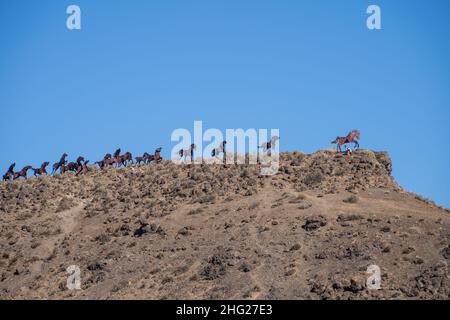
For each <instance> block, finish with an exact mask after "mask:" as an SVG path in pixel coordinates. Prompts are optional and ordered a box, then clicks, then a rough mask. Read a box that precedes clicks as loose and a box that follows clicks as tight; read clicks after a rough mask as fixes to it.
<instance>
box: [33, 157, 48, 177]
mask: <svg viewBox="0 0 450 320" xmlns="http://www.w3.org/2000/svg"><path fill="white" fill-rule="evenodd" d="M49 164H50V162H47V161H46V162H44V163H43V164H41V166H40V167H39V168H37V169H35V168H33V171H34V176H35V177H37V176H40V175H43V174H47V169H46V168H47V166H48V165H49Z"/></svg>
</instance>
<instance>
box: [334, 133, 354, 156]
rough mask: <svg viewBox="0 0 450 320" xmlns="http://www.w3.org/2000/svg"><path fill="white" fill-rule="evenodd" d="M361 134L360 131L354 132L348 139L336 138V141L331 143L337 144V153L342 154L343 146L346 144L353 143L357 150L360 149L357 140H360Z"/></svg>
mask: <svg viewBox="0 0 450 320" xmlns="http://www.w3.org/2000/svg"><path fill="white" fill-rule="evenodd" d="M359 136H360V133H359V131H358V130H353V131H351V132H349V134H348V135H347V136H346V137H336V139H335V140H334V141H331V143H333V144H335V143H336V152H341V146H342V145H344V144H346V143H353V144H354V145H355V150H356V149H359V143H358V141H357V139H359Z"/></svg>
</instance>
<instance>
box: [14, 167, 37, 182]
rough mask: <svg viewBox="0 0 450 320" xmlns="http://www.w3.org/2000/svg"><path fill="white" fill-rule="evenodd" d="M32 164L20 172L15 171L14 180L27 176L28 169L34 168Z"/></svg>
mask: <svg viewBox="0 0 450 320" xmlns="http://www.w3.org/2000/svg"><path fill="white" fill-rule="evenodd" d="M32 168H33V167H32V166H26V167H24V168H23V169H22V170H20V171H18V172H14V176H13V180H17V179H19V178H25V179H26V178H27V172H28V170H30V169H32Z"/></svg>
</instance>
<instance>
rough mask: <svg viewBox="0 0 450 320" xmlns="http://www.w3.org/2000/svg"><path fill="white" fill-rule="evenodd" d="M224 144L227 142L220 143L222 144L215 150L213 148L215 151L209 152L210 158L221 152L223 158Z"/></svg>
mask: <svg viewBox="0 0 450 320" xmlns="http://www.w3.org/2000/svg"><path fill="white" fill-rule="evenodd" d="M226 144H227V142H226V141H225V140H224V141H222V143H221V144H220V146H219V147H217V148H215V149H213V150H212V151H211V156H212V157H217V156H218V155H219V154H221V153H222V152H223V156H224V158H225V152H226V151H225V147H226Z"/></svg>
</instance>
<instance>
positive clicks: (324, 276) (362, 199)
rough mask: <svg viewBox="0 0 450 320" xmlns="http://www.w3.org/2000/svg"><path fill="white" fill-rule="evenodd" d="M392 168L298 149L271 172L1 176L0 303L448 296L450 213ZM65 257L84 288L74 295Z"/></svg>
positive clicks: (141, 170)
mask: <svg viewBox="0 0 450 320" xmlns="http://www.w3.org/2000/svg"><path fill="white" fill-rule="evenodd" d="M391 166H392V165H391V162H390V159H389V157H388V155H387V154H386V153H381V152H380V153H374V152H371V151H359V152H357V153H356V154H354V156H352V157H351V158H347V157H342V156H340V155H336V154H334V153H332V152H327V151H320V152H317V153H315V154H312V155H305V154H302V153H298V152H294V153H285V154H282V165H281V167H280V172H279V174H277V175H276V176H272V177H259V176H258V172H259V171H258V168H257V167H255V166H243V165H240V166H235V165H229V166H227V167H224V166H219V165H217V166H209V165H204V166H190V165H186V166H178V165H174V164H172V163H169V162H163V163H160V164H156V165H150V166H142V167H128V168H121V169H108V170H105V171H92V172H90V173H89V174H88V175H85V176H82V177H75V176H73V175H71V174H66V175H64V176H57V177H54V178H52V177H43V178H41V179H31V180H28V181H17V182H9V183H2V184H0V197H1V198H0V199H1V203H0V227H1V233H0V259H1V260H0V274H1V278H0V297H1V298H2V299H9V298H51V299H56V298H95V299H107V298H113V299H122V298H139V299H147V298H150V299H174V298H180V299H187V298H206V299H219V298H224V299H235V298H236V299H240V298H246V299H283V298H288V299H304V298H308V299H330V298H331V299H338V298H343V299H355V298H441V299H447V298H448V297H449V293H450V287H449V278H448V275H449V268H448V259H449V258H450V247H449V243H450V217H449V213H448V211H446V210H444V209H442V208H440V207H438V206H436V205H435V204H434V203H432V202H430V201H427V200H424V199H422V198H420V197H417V196H415V195H414V194H410V193H407V192H405V191H403V190H402V189H401V188H400V187H399V186H398V185H397V184H396V183H395V181H394V180H393V179H392V177H391V176H390V172H391ZM372 264H376V265H378V266H380V268H381V273H382V289H381V290H378V291H373V290H368V289H367V288H366V285H365V280H366V278H367V276H368V275H367V274H366V269H367V267H368V266H369V265H372ZM69 265H78V266H79V267H80V269H81V272H82V273H81V278H82V290H79V291H70V290H67V288H66V279H67V275H68V274H67V273H66V268H67V267H68V266H69Z"/></svg>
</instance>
